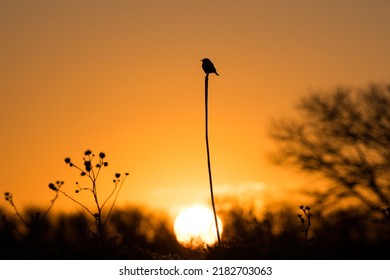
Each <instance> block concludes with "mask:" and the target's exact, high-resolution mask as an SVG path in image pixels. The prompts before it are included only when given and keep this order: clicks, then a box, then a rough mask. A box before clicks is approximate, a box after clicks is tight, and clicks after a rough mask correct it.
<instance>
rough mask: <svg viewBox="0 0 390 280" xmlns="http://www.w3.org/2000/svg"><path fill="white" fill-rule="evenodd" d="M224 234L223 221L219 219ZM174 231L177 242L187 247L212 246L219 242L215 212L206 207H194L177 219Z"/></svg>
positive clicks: (220, 228) (219, 225) (181, 213)
mask: <svg viewBox="0 0 390 280" xmlns="http://www.w3.org/2000/svg"><path fill="white" fill-rule="evenodd" d="M218 227H219V231H220V233H222V221H221V219H220V218H219V217H218ZM174 230H175V234H176V238H177V240H178V241H179V242H180V243H181V244H183V245H184V246H186V247H198V246H204V245H206V244H207V245H211V244H214V243H215V242H216V241H217V233H216V230H215V223H214V215H213V212H212V211H211V210H210V209H208V208H206V207H204V206H193V207H190V208H187V209H185V210H183V211H182V212H180V214H179V215H178V216H177V217H176V220H175V225H174Z"/></svg>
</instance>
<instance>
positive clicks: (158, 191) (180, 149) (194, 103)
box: [0, 0, 390, 212]
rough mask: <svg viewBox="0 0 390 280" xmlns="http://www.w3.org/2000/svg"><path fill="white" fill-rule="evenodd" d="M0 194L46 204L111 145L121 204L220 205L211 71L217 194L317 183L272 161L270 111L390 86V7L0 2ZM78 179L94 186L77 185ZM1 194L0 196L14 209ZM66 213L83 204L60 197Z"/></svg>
mask: <svg viewBox="0 0 390 280" xmlns="http://www.w3.org/2000/svg"><path fill="white" fill-rule="evenodd" d="M0 38H1V39H0V40H1V44H0V127H1V138H0V147H1V151H2V152H1V158H0V192H1V193H4V192H5V191H10V192H12V193H13V195H14V200H15V202H16V204H17V205H19V206H20V207H22V206H27V205H33V206H34V205H41V206H42V205H48V203H49V201H50V199H51V198H52V197H53V192H52V191H51V190H50V189H49V188H48V187H47V186H48V183H49V182H52V181H55V180H64V181H65V185H64V186H63V190H64V191H67V192H69V193H70V194H73V192H74V190H75V185H74V182H76V181H80V178H79V176H78V173H77V172H76V170H72V169H71V168H69V167H68V166H67V165H66V164H65V163H64V159H65V157H71V158H72V160H73V161H74V162H76V163H77V162H79V163H80V164H82V161H81V158H82V155H83V152H84V151H85V150H86V149H91V150H92V151H93V152H95V153H99V152H101V151H103V152H105V153H106V154H107V161H108V162H109V166H108V167H107V169H106V170H103V171H104V173H103V176H102V177H101V181H100V184H101V187H103V188H105V191H108V190H109V189H110V188H111V187H112V179H113V175H114V173H115V172H123V173H124V172H129V173H130V175H129V177H128V179H127V181H126V183H125V184H124V188H123V191H122V193H121V195H120V197H119V200H118V202H119V204H121V205H130V204H133V203H135V204H137V205H147V206H149V207H152V208H161V209H164V210H166V211H168V212H175V211H178V209H181V208H183V207H185V206H187V205H192V204H199V203H206V204H207V203H209V186H208V173H207V162H206V150H205V139H204V72H203V71H202V68H201V61H200V60H201V59H202V58H204V57H208V58H210V59H211V60H212V61H213V62H214V65H215V66H216V68H217V70H218V72H219V74H220V76H219V77H218V76H215V75H211V76H210V80H209V94H210V100H209V101H210V104H209V106H210V107H209V109H210V116H209V129H210V130H209V137H210V152H211V163H212V168H213V175H214V178H213V179H214V184H215V192H216V195H217V197H218V196H219V197H221V196H225V195H228V196H234V197H239V198H240V199H245V197H251V198H255V199H256V200H257V201H258V202H260V203H262V202H264V201H262V200H265V199H266V200H267V202H269V201H272V200H273V199H276V198H278V197H283V196H285V195H289V196H290V195H291V194H292V193H293V191H294V190H296V188H298V187H300V186H302V184H305V179H302V178H299V179H297V180H295V177H294V174H293V173H291V172H289V171H288V169H283V168H280V167H275V166H273V165H272V164H271V163H270V162H269V160H268V159H267V155H268V153H269V152H270V151H271V150H272V148H273V144H272V142H271V140H270V139H269V137H268V135H267V125H268V124H269V123H270V119H271V118H272V117H278V116H281V115H287V114H288V113H289V110H291V109H292V108H294V104H296V102H297V101H298V100H299V97H300V96H303V95H304V94H306V93H307V92H308V91H310V90H312V89H325V90H327V89H332V88H334V87H336V86H338V85H347V86H356V87H361V86H365V85H367V84H368V83H369V82H390V76H389V74H390V59H389V50H390V2H389V1H387V0H373V1H368V0H347V1H340V0H324V1H309V0H300V1H298V0H296V1H290V0H285V1H281V0H279V1H265V0H257V1H233V0H223V1H222V0H218V1H217V0H216V1H201V0H199V1H181V0H167V1H163V0H157V1H141V0H137V1H134V0H127V1H125V0H119V1H97V0H94V1H69V0H67V1H65V0H64V1H5V0H0ZM80 182H81V181H80ZM4 205H5V201H4V200H3V198H2V199H1V200H0V206H4ZM55 207H56V209H57V210H58V209H63V208H65V207H67V209H78V208H77V206H75V205H73V204H71V203H69V202H68V201H67V200H66V198H64V197H61V198H60V199H59V201H58V204H57V205H56V206H55Z"/></svg>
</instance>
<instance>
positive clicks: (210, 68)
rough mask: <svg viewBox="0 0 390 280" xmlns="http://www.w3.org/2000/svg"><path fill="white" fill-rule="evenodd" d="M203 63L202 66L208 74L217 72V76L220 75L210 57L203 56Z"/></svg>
mask: <svg viewBox="0 0 390 280" xmlns="http://www.w3.org/2000/svg"><path fill="white" fill-rule="evenodd" d="M201 61H202V62H203V63H202V68H203V71H204V72H205V73H206V74H207V75H208V74H211V73H214V74H216V75H217V76H219V74H218V73H217V70H216V69H215V66H214V64H213V63H212V62H211V60H210V59H208V58H203V59H202V60H201Z"/></svg>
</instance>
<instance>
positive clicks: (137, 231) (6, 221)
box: [0, 207, 390, 260]
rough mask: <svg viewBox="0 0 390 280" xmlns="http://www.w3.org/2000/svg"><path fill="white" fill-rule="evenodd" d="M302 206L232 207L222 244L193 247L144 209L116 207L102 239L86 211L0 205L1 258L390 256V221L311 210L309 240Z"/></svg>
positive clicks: (350, 212)
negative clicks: (258, 212) (257, 211)
mask: <svg viewBox="0 0 390 280" xmlns="http://www.w3.org/2000/svg"><path fill="white" fill-rule="evenodd" d="M299 210H300V209H299V208H298V207H297V208H296V209H291V208H285V209H279V210H275V211H272V212H271V211H270V212H267V213H265V214H264V215H263V216H262V218H257V217H256V216H255V215H254V213H252V212H250V211H245V210H243V209H234V210H230V211H226V212H225V213H222V216H221V218H222V219H223V221H224V232H223V235H222V246H221V248H218V247H217V246H213V247H209V246H205V247H204V248H198V249H188V248H184V247H183V246H181V245H180V244H179V243H178V242H177V241H176V238H175V235H174V233H173V226H172V222H171V221H170V220H169V219H167V217H164V216H156V215H154V214H153V215H152V214H151V212H147V211H144V210H141V209H138V208H128V209H120V210H117V211H115V212H114V213H113V215H112V217H111V219H110V223H109V229H108V231H107V234H106V236H105V238H104V239H102V238H101V237H99V236H96V235H95V233H94V232H93V231H92V230H91V229H93V228H94V225H93V224H91V220H90V219H88V218H87V217H86V216H85V215H83V214H80V213H79V214H66V215H65V214H59V215H57V216H50V215H49V216H47V217H46V218H45V219H41V215H40V214H39V211H38V210H37V209H30V210H26V211H24V213H23V215H24V217H25V224H24V223H23V222H22V221H20V220H19V219H18V217H17V216H16V215H14V214H12V213H8V212H7V213H5V212H4V211H3V210H0V215H1V217H2V221H1V224H0V258H1V259H102V260H104V259H388V252H389V249H390V220H387V219H386V217H387V215H385V214H384V215H383V217H380V216H378V217H376V218H373V216H372V215H369V214H367V213H361V212H360V211H359V209H350V210H346V211H338V212H334V213H332V214H328V215H326V216H324V215H321V214H320V213H319V212H318V211H316V209H315V208H314V209H312V210H311V211H312V213H313V216H312V221H311V223H312V226H311V228H310V231H309V234H308V235H309V238H308V240H307V243H306V244H305V240H304V229H303V226H302V224H301V222H300V219H299V218H298V217H297V215H298V214H299Z"/></svg>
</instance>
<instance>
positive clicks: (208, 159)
mask: <svg viewBox="0 0 390 280" xmlns="http://www.w3.org/2000/svg"><path fill="white" fill-rule="evenodd" d="M214 70H215V69H214ZM204 88H205V121H206V124H205V130H206V151H207V167H208V173H209V183H210V196H211V205H212V207H213V213H214V221H215V228H216V232H217V240H218V247H221V237H220V234H219V226H218V218H217V211H216V209H215V202H214V191H213V177H212V172H211V160H210V148H209V126H208V123H209V122H208V111H209V109H208V96H209V73H208V72H206V76H205V85H204Z"/></svg>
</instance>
